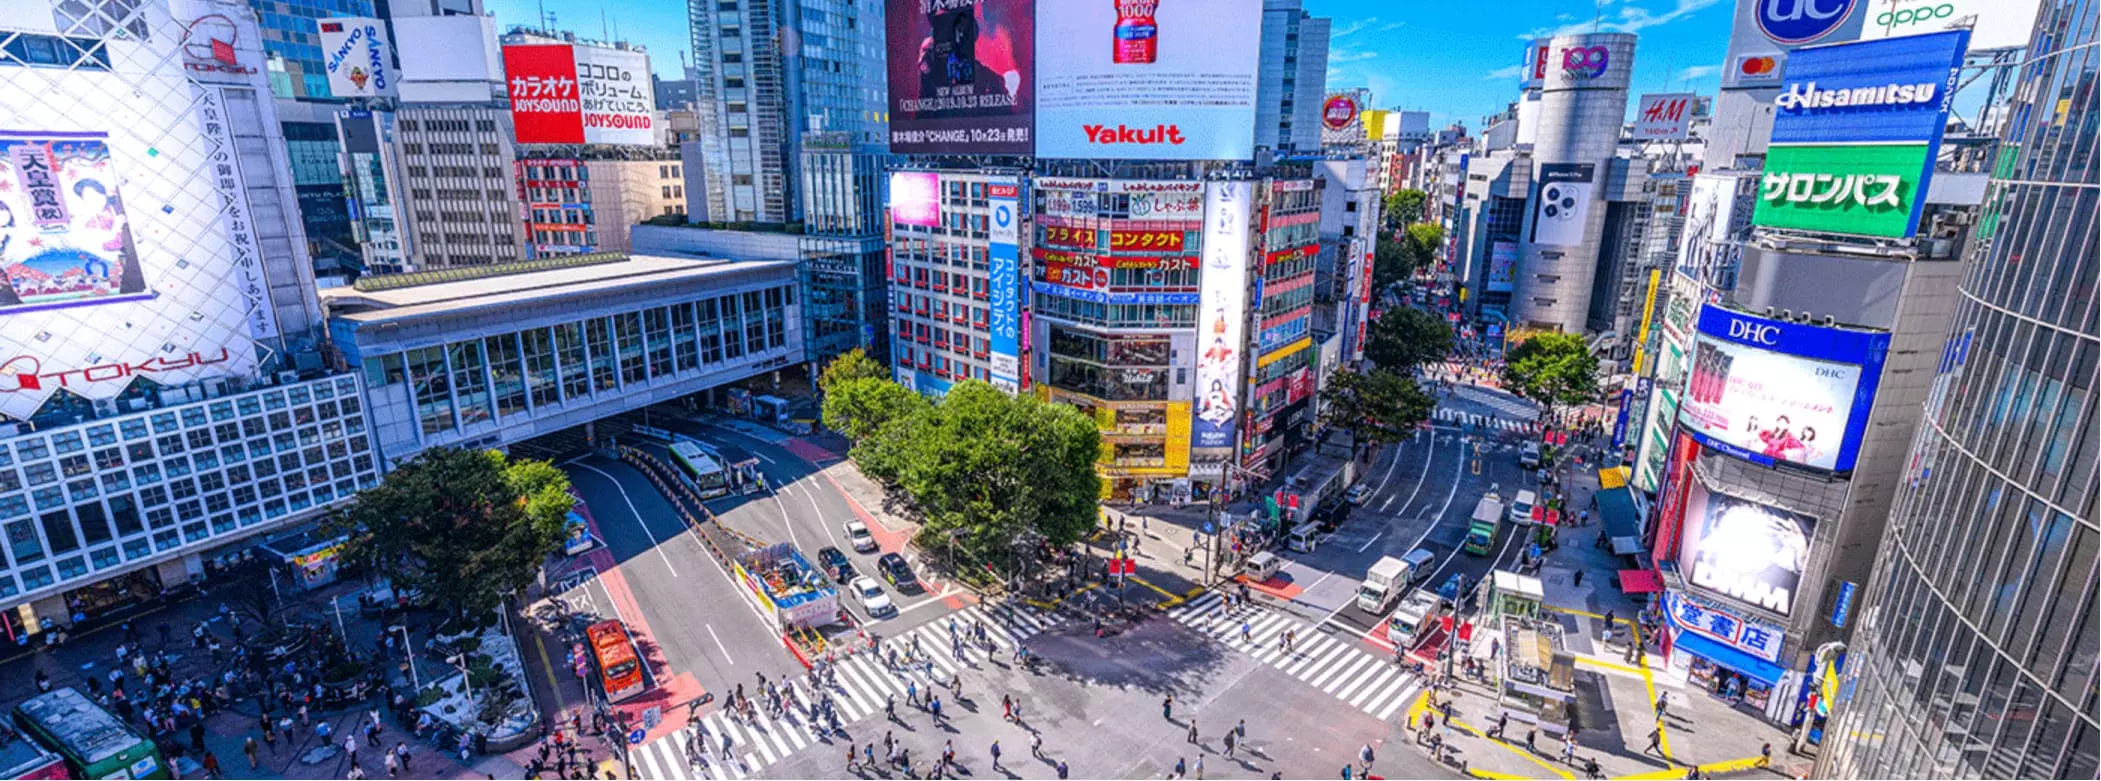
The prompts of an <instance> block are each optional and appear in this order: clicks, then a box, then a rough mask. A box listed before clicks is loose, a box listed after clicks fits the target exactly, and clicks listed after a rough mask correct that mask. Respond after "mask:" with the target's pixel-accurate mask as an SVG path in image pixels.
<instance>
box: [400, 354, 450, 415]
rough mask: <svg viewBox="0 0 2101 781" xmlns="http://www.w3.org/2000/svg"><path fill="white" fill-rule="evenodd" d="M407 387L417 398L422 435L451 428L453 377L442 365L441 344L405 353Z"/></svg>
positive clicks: (443, 361) (443, 359) (417, 410)
mask: <svg viewBox="0 0 2101 781" xmlns="http://www.w3.org/2000/svg"><path fill="white" fill-rule="evenodd" d="M408 371H409V378H410V387H411V389H412V390H413V392H414V398H415V400H416V418H417V420H418V421H419V422H420V424H421V426H422V431H423V435H424V436H431V435H435V434H440V433H443V432H446V431H450V430H451V429H452V425H453V423H452V414H453V410H452V378H451V373H450V372H449V371H448V370H447V369H446V367H445V350H444V348H442V347H424V348H421V349H417V350H410V351H409V352H408Z"/></svg>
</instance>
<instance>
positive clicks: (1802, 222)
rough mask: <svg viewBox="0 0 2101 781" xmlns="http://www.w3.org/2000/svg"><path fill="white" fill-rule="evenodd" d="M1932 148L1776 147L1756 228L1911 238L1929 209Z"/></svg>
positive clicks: (1769, 157) (1762, 182) (1762, 186)
mask: <svg viewBox="0 0 2101 781" xmlns="http://www.w3.org/2000/svg"><path fill="white" fill-rule="evenodd" d="M1932 169H1933V152H1932V145H1930V144H1925V143H1918V144H1868V145H1852V144H1829V145H1793V146H1782V145H1779V144H1775V145H1773V146H1772V147H1771V148H1769V149H1767V150H1766V158H1765V173H1763V174H1761V175H1760V176H1759V178H1758V206H1757V208H1756V209H1755V210H1753V211H1752V212H1751V224H1753V225H1758V226H1763V227H1767V228H1787V229H1793V230H1802V231H1814V232H1817V233H1833V234H1840V235H1847V236H1874V237H1881V238H1895V239H1902V238H1910V237H1911V236H1912V235H1913V234H1914V233H1916V232H1917V231H1918V225H1919V212H1920V211H1921V210H1922V209H1923V208H1924V205H1925V201H1924V198H1923V196H1924V195H1925V194H1926V180H1925V177H1926V176H1927V175H1928V174H1929V173H1930V172H1931V171H1932Z"/></svg>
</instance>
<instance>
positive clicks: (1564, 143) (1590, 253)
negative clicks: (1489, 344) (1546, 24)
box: [1509, 33, 1635, 333]
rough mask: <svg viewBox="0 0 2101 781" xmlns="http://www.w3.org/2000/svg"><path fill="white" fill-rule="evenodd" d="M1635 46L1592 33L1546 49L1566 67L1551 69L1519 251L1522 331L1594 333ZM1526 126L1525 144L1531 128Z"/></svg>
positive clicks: (1513, 315)
mask: <svg viewBox="0 0 2101 781" xmlns="http://www.w3.org/2000/svg"><path fill="white" fill-rule="evenodd" d="M1634 42H1635V37H1634V36H1633V35H1631V34H1628V33H1591V34H1584V35H1563V36H1556V37H1554V38H1552V39H1549V40H1547V41H1546V42H1544V44H1543V46H1544V47H1545V50H1546V51H1550V52H1552V54H1551V55H1550V56H1549V57H1548V59H1549V60H1550V61H1554V62H1559V63H1561V64H1562V67H1558V68H1547V69H1545V70H1546V73H1545V76H1544V78H1543V79H1542V80H1541V81H1542V84H1541V87H1540V90H1539V100H1538V101H1537V106H1538V110H1537V117H1538V121H1537V122H1536V129H1535V131H1534V133H1535V134H1534V136H1533V142H1532V160H1531V162H1530V165H1531V166H1532V169H1533V170H1532V174H1533V179H1532V181H1533V192H1532V199H1531V203H1530V206H1531V208H1530V209H1528V210H1527V214H1526V215H1525V223H1524V225H1525V227H1524V233H1523V235H1522V236H1521V237H1520V238H1519V241H1518V264H1517V270H1516V272H1515V273H1514V274H1513V283H1514V284H1515V290H1514V292H1513V293H1512V295H1511V297H1510V309H1509V316H1510V319H1511V320H1512V321H1514V322H1515V323H1516V324H1517V325H1518V326H1519V327H1523V328H1527V329H1544V330H1558V331H1565V332H1568V333H1582V332H1583V331H1584V328H1585V326H1586V324H1587V323H1588V320H1589V314H1590V300H1591V296H1592V289H1593V285H1594V283H1595V280H1596V277H1597V272H1598V264H1599V261H1600V252H1601V250H1602V249H1604V248H1605V246H1606V244H1607V242H1606V241H1605V236H1604V234H1605V228H1606V225H1607V218H1608V216H1610V215H1608V211H1609V210H1608V209H1607V207H1606V203H1607V202H1608V201H1609V200H1617V199H1613V198H1609V197H1608V195H1610V194H1611V192H1612V190H1614V187H1613V185H1614V184H1615V181H1614V180H1613V179H1612V178H1611V177H1612V175H1613V174H1614V173H1615V170H1614V166H1615V157H1616V156H1617V154H1618V150H1619V128H1620V125H1621V123H1623V122H1624V121H1625V119H1626V115H1627V84H1628V78H1629V75H1630V74H1631V73H1632V72H1633V68H1634ZM1571 63H1574V64H1571ZM1523 107H1524V106H1523V104H1521V105H1520V108H1521V109H1522V108H1523ZM1519 116H1520V118H1519V120H1518V125H1519V132H1520V133H1521V134H1524V133H1525V132H1526V131H1525V129H1524V126H1525V125H1526V124H1527V120H1526V119H1525V118H1524V115H1523V114H1522V113H1521V114H1520V115H1519ZM1618 165H1621V166H1624V163H1619V164H1618ZM1620 181H1624V180H1620Z"/></svg>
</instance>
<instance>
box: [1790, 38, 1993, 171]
mask: <svg viewBox="0 0 2101 781" xmlns="http://www.w3.org/2000/svg"><path fill="white" fill-rule="evenodd" d="M1968 39H1969V32H1968V31H1966V30H1955V31H1952V32H1943V33H1933V34H1930V35H1913V36H1908V37H1904V38H1890V39H1886V40H1880V41H1860V42H1856V43H1848V44H1841V45H1836V46H1818V47H1815V48H1810V49H1803V50H1802V51H1799V52H1795V54H1794V56H1793V57H1791V58H1790V59H1789V60H1788V62H1787V75H1786V77H1785V78H1784V79H1783V80H1782V82H1781V87H1780V94H1779V95H1778V96H1777V97H1775V98H1773V108H1774V113H1773V140H1772V143H1773V144H1774V145H1775V146H1778V145H1781V144H1835V143H1847V144H1861V143H1932V142H1934V141H1936V140H1938V139H1939V138H1940V137H1941V130H1942V128H1943V127H1945V126H1946V125H1947V122H1948V104H1949V102H1950V100H1951V99H1952V98H1953V97H1954V94H1955V85H1956V75H1957V74H1958V73H1959V72H1960V70H1961V68H1962V57H1963V51H1964V50H1965V49H1966V48H1968V46H1967V41H1968Z"/></svg>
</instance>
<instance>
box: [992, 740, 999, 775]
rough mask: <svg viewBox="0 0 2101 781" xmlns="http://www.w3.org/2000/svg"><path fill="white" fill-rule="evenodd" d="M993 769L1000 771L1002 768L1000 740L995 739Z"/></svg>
mask: <svg viewBox="0 0 2101 781" xmlns="http://www.w3.org/2000/svg"><path fill="white" fill-rule="evenodd" d="M992 769H993V770H998V769H1000V767H999V738H993V739H992Z"/></svg>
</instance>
